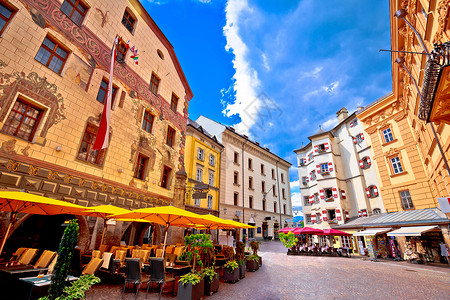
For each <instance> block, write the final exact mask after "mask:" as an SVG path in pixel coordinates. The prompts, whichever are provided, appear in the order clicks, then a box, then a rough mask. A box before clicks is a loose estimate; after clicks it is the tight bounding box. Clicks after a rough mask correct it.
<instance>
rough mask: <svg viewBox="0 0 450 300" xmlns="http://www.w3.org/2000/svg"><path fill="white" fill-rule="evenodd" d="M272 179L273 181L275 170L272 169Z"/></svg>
mask: <svg viewBox="0 0 450 300" xmlns="http://www.w3.org/2000/svg"><path fill="white" fill-rule="evenodd" d="M272 179H275V170H274V169H272Z"/></svg>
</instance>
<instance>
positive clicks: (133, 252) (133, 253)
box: [131, 249, 141, 258]
mask: <svg viewBox="0 0 450 300" xmlns="http://www.w3.org/2000/svg"><path fill="white" fill-rule="evenodd" d="M140 255H141V250H140V249H133V250H131V258H139V257H140Z"/></svg>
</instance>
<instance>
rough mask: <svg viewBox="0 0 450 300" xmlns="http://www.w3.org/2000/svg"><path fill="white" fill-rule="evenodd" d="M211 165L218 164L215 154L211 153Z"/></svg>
mask: <svg viewBox="0 0 450 300" xmlns="http://www.w3.org/2000/svg"><path fill="white" fill-rule="evenodd" d="M209 165H210V166H213V167H214V166H215V165H216V157H215V156H214V155H213V154H210V155H209Z"/></svg>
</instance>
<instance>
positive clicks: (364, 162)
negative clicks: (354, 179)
mask: <svg viewBox="0 0 450 300" xmlns="http://www.w3.org/2000/svg"><path fill="white" fill-rule="evenodd" d="M371 165H372V161H371V159H370V157H368V156H366V157H363V158H362V159H361V160H360V161H359V166H360V168H361V169H368V168H370V166H371Z"/></svg>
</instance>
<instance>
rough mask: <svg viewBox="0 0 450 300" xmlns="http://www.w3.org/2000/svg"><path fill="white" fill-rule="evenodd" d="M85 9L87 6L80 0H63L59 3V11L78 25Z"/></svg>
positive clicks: (81, 20)
mask: <svg viewBox="0 0 450 300" xmlns="http://www.w3.org/2000/svg"><path fill="white" fill-rule="evenodd" d="M87 9H88V8H87V6H86V5H85V4H84V3H83V2H81V1H80V0H64V2H63V4H62V5H61V11H62V12H63V13H65V14H66V15H67V16H68V17H69V19H71V20H72V21H73V22H74V23H75V24H77V25H78V26H80V25H81V23H82V22H83V19H84V16H85V15H86V12H87Z"/></svg>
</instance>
